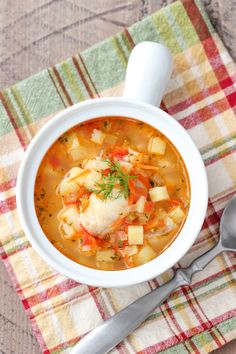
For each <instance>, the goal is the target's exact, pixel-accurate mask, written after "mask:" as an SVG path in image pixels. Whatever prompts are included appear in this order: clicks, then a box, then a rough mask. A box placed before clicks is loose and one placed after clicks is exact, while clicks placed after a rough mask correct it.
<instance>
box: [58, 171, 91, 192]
mask: <svg viewBox="0 0 236 354" xmlns="http://www.w3.org/2000/svg"><path fill="white" fill-rule="evenodd" d="M88 173H89V171H88V170H83V169H82V168H80V167H73V168H72V169H71V170H70V171H69V172H68V173H67V175H66V176H65V177H64V178H63V180H62V181H61V183H60V184H59V187H58V191H57V192H58V193H59V194H60V195H66V194H70V193H75V192H77V191H78V190H79V188H80V185H82V184H83V182H84V180H85V178H86V175H87V174H88Z"/></svg>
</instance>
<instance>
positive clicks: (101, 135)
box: [91, 129, 106, 145]
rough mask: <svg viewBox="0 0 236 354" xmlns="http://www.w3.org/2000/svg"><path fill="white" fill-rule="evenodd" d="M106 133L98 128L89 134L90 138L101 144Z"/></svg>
mask: <svg viewBox="0 0 236 354" xmlns="http://www.w3.org/2000/svg"><path fill="white" fill-rule="evenodd" d="M105 136H106V134H104V133H103V132H102V131H101V130H99V129H94V130H93V132H92V135H91V140H92V141H93V142H94V143H96V144H99V145H101V144H102V143H103V140H104V139H105Z"/></svg>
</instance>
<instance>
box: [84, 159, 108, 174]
mask: <svg viewBox="0 0 236 354" xmlns="http://www.w3.org/2000/svg"><path fill="white" fill-rule="evenodd" d="M82 166H83V168H85V169H89V170H96V171H101V170H106V169H107V168H108V165H107V162H105V161H104V160H102V159H101V158H99V157H97V158H96V159H89V160H85V161H84V162H83V164H82Z"/></svg>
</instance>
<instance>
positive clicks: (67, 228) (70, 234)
mask: <svg viewBox="0 0 236 354" xmlns="http://www.w3.org/2000/svg"><path fill="white" fill-rule="evenodd" d="M61 230H62V235H63V237H64V238H65V239H66V240H73V239H75V238H76V237H75V236H76V232H75V229H74V228H73V226H72V225H69V224H67V223H62V224H61Z"/></svg>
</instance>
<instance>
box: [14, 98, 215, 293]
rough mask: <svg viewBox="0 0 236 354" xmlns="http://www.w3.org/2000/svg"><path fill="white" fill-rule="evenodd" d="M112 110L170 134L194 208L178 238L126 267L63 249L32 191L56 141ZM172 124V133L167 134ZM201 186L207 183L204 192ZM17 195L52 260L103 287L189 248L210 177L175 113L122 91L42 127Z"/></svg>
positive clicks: (164, 264)
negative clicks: (81, 258) (51, 236)
mask: <svg viewBox="0 0 236 354" xmlns="http://www.w3.org/2000/svg"><path fill="white" fill-rule="evenodd" d="M125 112H126V114H125ZM95 113H96V114H95ZM109 115H110V116H124V117H130V118H134V119H136V120H139V121H143V122H146V123H148V124H149V125H152V126H153V127H154V128H156V129H158V130H159V131H161V132H162V133H163V134H165V135H166V136H167V138H168V139H169V140H170V141H171V142H172V143H173V144H174V146H175V147H176V148H177V150H178V151H179V152H180V154H181V156H182V158H183V160H184V162H185V165H186V168H187V171H188V175H189V180H190V188H191V199H190V208H189V212H188V215H187V218H186V221H185V224H184V225H183V227H182V229H181V231H180V233H179V235H178V236H177V237H176V239H175V240H174V241H173V243H172V244H171V245H170V246H169V247H168V248H167V249H166V250H165V251H164V252H163V253H162V254H161V255H159V256H158V257H156V258H155V259H153V260H152V261H150V262H148V263H146V264H144V265H141V266H139V267H135V268H131V269H126V270H120V271H119V270H118V271H104V270H97V269H93V268H89V267H86V266H83V265H80V264H78V263H76V262H74V261H72V260H70V259H69V258H67V257H66V256H64V255H63V254H62V253H60V252H59V251H58V250H57V249H56V248H55V247H54V246H53V245H52V244H51V242H50V241H49V240H48V239H47V237H46V235H45V234H44V233H43V231H42V229H41V227H40V225H39V222H38V219H37V216H36V212H35V208H34V196H33V194H34V193H32V191H33V192H34V183H35V177H36V173H37V170H38V167H39V164H40V162H41V160H42V158H43V156H44V155H45V152H46V151H47V150H48V148H49V147H50V146H51V145H52V143H53V142H54V141H55V140H56V139H57V138H58V137H59V136H60V135H61V134H63V132H66V131H67V130H69V129H70V128H71V127H73V126H75V125H76V124H79V123H81V122H84V121H87V120H89V119H93V118H100V117H106V116H109ZM84 117H85V119H84ZM142 117H144V119H143V118H142ZM147 117H148V118H147ZM159 117H160V118H159ZM154 119H155V120H156V121H154ZM65 126H66V129H65ZM168 129H169V130H168ZM167 130H168V134H166V132H167ZM171 134H172V135H171ZM170 135H171V137H170ZM173 140H174V141H173ZM184 144H185V145H186V147H185V145H184ZM176 145H177V146H176ZM39 147H40V149H39ZM183 152H184V153H183ZM183 155H184V156H183ZM190 155H191V156H190ZM32 158H34V164H31V161H32ZM35 161H36V162H35ZM186 161H187V162H186ZM193 161H194V163H193ZM196 171H197V173H198V175H197V176H196ZM196 177H197V178H196ZM199 188H201V193H200V192H199ZM16 201H17V209H18V213H19V217H20V221H21V224H22V227H23V230H24V232H25V234H26V236H27V238H28V240H29V242H30V243H31V245H32V247H33V248H34V249H35V250H36V251H37V253H38V254H39V255H40V256H41V257H42V258H43V259H44V260H45V261H46V262H47V263H48V264H49V265H50V266H52V267H53V268H54V269H56V270H57V271H59V272H60V273H62V274H64V275H66V276H68V277H69V278H71V279H74V280H76V281H79V282H81V283H85V284H88V285H92V286H101V287H120V286H128V285H133V284H137V283H141V282H143V281H147V280H150V279H153V278H155V277H157V276H158V275H160V274H162V273H163V272H165V271H166V270H168V269H170V268H171V267H172V266H173V265H174V264H176V263H177V262H178V261H179V260H180V259H181V258H182V257H183V256H184V255H185V254H186V253H187V251H188V250H189V249H190V247H191V246H192V244H193V243H194V241H195V239H196V238H197V236H198V233H199V232H200V229H201V227H202V224H203V221H204V218H205V214H206V210H207V204H208V183H207V175H206V170H205V166H204V163H203V161H202V158H201V155H200V153H199V151H198V149H197V147H196V146H195V144H194V143H193V141H192V139H191V137H190V136H189V134H188V133H187V131H186V130H185V129H184V128H183V127H182V126H181V125H180V124H179V123H178V122H177V121H176V120H175V119H174V118H173V117H171V116H170V115H169V114H168V113H166V112H164V111H162V110H161V109H160V108H158V107H155V106H153V105H150V104H147V103H142V102H138V101H136V100H130V99H125V98H122V97H106V98H96V99H92V100H87V101H85V102H81V103H77V104H75V105H73V106H71V107H69V108H67V109H65V110H63V111H62V112H60V113H58V114H56V115H55V116H54V117H53V119H51V120H50V121H49V122H47V123H46V124H45V125H44V127H43V128H42V129H40V131H39V132H38V133H37V134H36V135H35V137H34V138H33V140H32V141H31V143H30V144H29V146H28V149H27V151H26V153H25V155H24V157H23V160H22V162H21V165H20V168H19V172H18V177H17V186H16ZM196 210H197V213H196Z"/></svg>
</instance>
